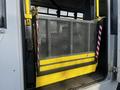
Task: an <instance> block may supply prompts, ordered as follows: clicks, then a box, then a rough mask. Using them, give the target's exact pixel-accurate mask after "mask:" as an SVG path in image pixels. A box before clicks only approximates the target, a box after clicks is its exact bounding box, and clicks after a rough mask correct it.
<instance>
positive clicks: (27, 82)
mask: <svg viewBox="0 0 120 90" xmlns="http://www.w3.org/2000/svg"><path fill="white" fill-rule="evenodd" d="M19 3H20V15H21V33H22V51H23V52H22V56H23V74H24V78H23V79H24V90H36V89H35V88H36V70H35V68H32V69H33V70H34V72H33V73H34V75H29V74H30V73H31V72H29V71H30V70H28V64H29V63H28V61H29V60H28V57H27V56H28V53H29V52H28V51H27V50H26V49H27V44H26V39H25V22H24V21H25V19H24V15H25V14H24V0H20V1H19ZM32 65H34V63H33V64H32ZM33 67H34V66H33ZM28 73H29V74H28ZM28 75H29V77H28Z"/></svg>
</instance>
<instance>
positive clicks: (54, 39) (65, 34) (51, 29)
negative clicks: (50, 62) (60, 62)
mask: <svg viewBox="0 0 120 90" xmlns="http://www.w3.org/2000/svg"><path fill="white" fill-rule="evenodd" d="M39 28H40V30H39V32H38V39H39V40H38V41H39V44H40V47H39V50H40V52H39V56H40V59H44V58H51V57H59V56H63V55H72V54H79V53H85V52H91V51H95V49H96V36H97V30H96V23H91V22H86V21H85V22H83V21H82V22H74V21H66V20H59V19H57V20H55V19H54V20H51V19H50V20H49V19H47V18H46V19H40V20H39Z"/></svg>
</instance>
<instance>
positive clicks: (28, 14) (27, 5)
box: [25, 0, 32, 19]
mask: <svg viewBox="0 0 120 90" xmlns="http://www.w3.org/2000/svg"><path fill="white" fill-rule="evenodd" d="M25 18H27V19H31V18H32V15H31V12H30V0H25Z"/></svg>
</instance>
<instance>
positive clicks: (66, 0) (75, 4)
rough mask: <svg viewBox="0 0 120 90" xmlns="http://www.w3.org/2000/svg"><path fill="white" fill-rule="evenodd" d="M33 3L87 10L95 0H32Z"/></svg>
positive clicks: (80, 10)
mask: <svg viewBox="0 0 120 90" xmlns="http://www.w3.org/2000/svg"><path fill="white" fill-rule="evenodd" d="M31 1H32V5H35V6H41V7H48V8H55V9H60V10H66V11H72V12H83V13H84V12H85V11H86V9H89V8H90V7H91V5H92V6H93V5H94V0H31Z"/></svg>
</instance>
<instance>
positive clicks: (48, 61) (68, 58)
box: [39, 52, 95, 65]
mask: <svg viewBox="0 0 120 90" xmlns="http://www.w3.org/2000/svg"><path fill="white" fill-rule="evenodd" d="M94 56H95V53H94V52H90V53H83V54H78V55H71V56H64V57H58V58H51V59H45V60H39V64H40V65H47V64H53V63H59V62H64V61H71V60H74V59H84V58H89V57H94Z"/></svg>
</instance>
